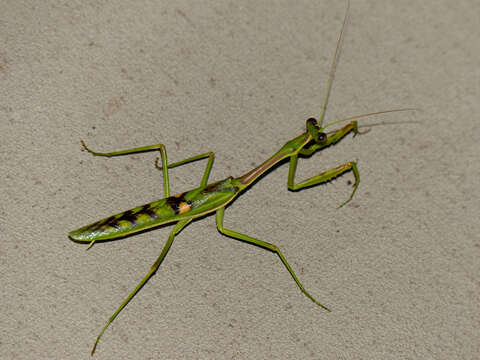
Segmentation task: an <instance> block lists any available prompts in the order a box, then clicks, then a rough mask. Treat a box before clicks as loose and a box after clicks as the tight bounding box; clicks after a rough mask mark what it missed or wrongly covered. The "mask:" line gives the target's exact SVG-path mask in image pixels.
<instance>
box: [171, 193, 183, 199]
mask: <svg viewBox="0 0 480 360" xmlns="http://www.w3.org/2000/svg"><path fill="white" fill-rule="evenodd" d="M182 195H183V193H180V194H175V195H173V197H174V198H179V197H181V196H182Z"/></svg>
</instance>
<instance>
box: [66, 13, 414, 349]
mask: <svg viewBox="0 0 480 360" xmlns="http://www.w3.org/2000/svg"><path fill="white" fill-rule="evenodd" d="M347 15H348V6H347V10H346V12H345V17H344V19H343V24H342V27H341V30H340V34H339V37H338V40H337V46H336V49H335V54H334V56H333V60H332V64H331V67H330V73H329V78H328V83H327V87H326V92H325V96H324V99H323V104H322V107H321V113H320V116H319V119H318V120H316V119H314V118H309V119H308V120H307V121H306V130H305V132H303V133H302V134H300V135H298V136H296V137H294V138H293V139H291V140H289V141H287V142H286V143H285V144H284V145H283V146H282V147H281V148H280V150H278V151H277V152H276V153H275V154H273V155H272V156H271V157H269V158H268V159H267V160H265V161H264V162H263V163H261V164H260V165H258V166H257V167H255V168H253V169H252V170H250V171H248V172H247V173H245V174H243V175H241V176H239V177H232V176H230V177H227V178H226V179H224V180H220V181H216V182H213V183H210V184H209V183H208V179H209V176H210V171H211V169H212V166H213V162H214V153H212V152H206V153H203V154H200V155H197V156H193V157H190V158H188V159H185V160H182V161H178V162H175V163H172V164H169V163H168V161H167V152H166V149H165V146H164V145H163V144H156V145H150V146H143V147H137V148H133V149H128V150H122V151H115V152H109V153H101V152H95V151H92V150H91V149H89V148H88V147H87V146H86V145H85V143H84V142H83V141H81V144H82V146H83V148H84V149H85V150H86V151H88V152H89V153H91V154H93V155H96V156H106V157H112V156H121V155H128V154H135V153H142V152H148V151H159V152H160V158H161V165H159V164H158V158H157V159H156V161H155V166H156V167H157V168H158V169H159V170H161V171H162V174H163V186H164V193H165V197H164V198H163V199H161V200H158V201H154V202H151V203H149V204H146V205H142V206H138V207H136V208H133V209H131V210H128V211H124V212H121V213H119V214H116V215H113V216H110V217H107V218H105V219H103V220H100V221H97V222H95V223H93V224H90V225H87V226H84V227H81V228H79V229H77V230H74V231H72V232H70V233H69V234H68V236H69V237H70V238H71V239H72V240H74V241H77V242H81V243H89V247H88V248H90V247H91V246H92V245H93V244H94V243H95V242H96V241H102V240H112V239H118V238H122V237H125V236H128V235H131V234H134V233H137V232H140V231H144V230H146V229H150V228H153V227H157V226H160V225H163V224H167V223H175V225H174V227H173V229H172V231H171V232H170V235H169V237H168V240H167V242H166V244H165V246H164V247H163V250H162V252H161V253H160V255H159V256H158V258H157V259H156V261H155V262H154V264H153V265H152V266H151V268H150V270H149V271H148V272H147V274H146V275H145V276H144V277H143V279H142V280H141V281H140V283H139V284H138V285H137V287H136V288H135V289H134V290H133V291H132V292H131V293H130V294H129V295H128V297H127V298H126V299H125V300H124V301H123V303H122V304H121V305H120V306H119V307H118V308H117V310H116V311H115V312H114V313H113V315H112V316H111V317H110V318H109V319H108V321H107V322H106V324H105V325H104V327H103V328H102V329H101V331H100V333H99V334H98V336H97V338H96V341H95V344H94V345H93V348H92V351H91V355H93V354H94V352H95V349H96V347H97V345H98V342H99V341H100V339H101V337H102V336H103V334H104V332H105V330H106V329H107V328H108V327H109V325H110V324H111V323H112V321H113V320H114V319H115V318H116V317H117V315H118V314H119V313H120V312H121V311H122V310H123V308H124V307H125V306H126V305H127V304H128V303H129V302H130V300H131V299H132V298H133V297H134V296H135V295H136V294H137V292H138V291H139V290H140V289H141V288H142V287H143V286H144V285H145V283H146V282H147V281H148V280H149V279H150V278H151V277H152V276H153V275H154V274H155V272H156V271H157V270H158V268H159V266H160V264H161V263H162V262H163V260H164V259H165V256H166V255H167V253H168V251H169V249H170V247H171V245H172V243H173V240H174V239H175V236H176V235H178V233H180V231H181V230H182V229H183V228H184V227H185V226H187V225H188V224H189V223H190V222H192V220H195V219H197V218H200V217H203V216H205V215H207V214H211V213H213V212H215V213H216V223H217V228H218V231H219V232H220V233H222V234H224V235H226V236H228V237H231V238H234V239H237V240H241V241H244V242H246V243H249V244H252V245H256V246H259V247H261V248H264V249H266V250H269V251H271V252H273V253H276V254H277V255H278V257H279V258H280V260H281V261H282V263H283V265H284V266H285V267H286V269H287V270H288V272H289V273H290V275H291V276H292V278H293V279H294V280H295V282H296V284H297V286H298V287H299V288H300V290H301V291H302V292H303V293H304V294H305V295H306V296H307V297H308V298H309V299H310V300H311V301H313V302H314V303H315V304H317V305H318V306H320V307H321V308H323V309H325V310H327V311H330V310H329V309H328V308H327V307H326V306H325V305H322V304H321V303H320V302H318V301H317V300H316V299H315V298H314V297H313V296H312V295H310V293H309V292H308V291H307V290H306V289H305V288H304V286H303V285H302V283H301V282H300V280H299V279H298V277H297V275H296V274H295V272H294V271H293V269H292V267H291V266H290V264H289V263H288V262H287V259H286V258H285V256H284V255H283V253H282V252H281V251H280V249H279V248H278V247H277V246H276V245H274V244H271V243H268V242H265V241H262V240H259V239H256V238H254V237H251V236H249V235H245V234H242V233H240V232H237V231H233V230H230V229H227V228H225V227H224V226H223V217H224V212H225V207H226V206H227V205H228V204H229V203H230V202H232V201H233V200H234V199H235V198H236V197H237V196H238V195H239V194H240V193H241V192H242V191H244V190H246V189H248V188H249V187H250V186H251V185H252V184H253V183H254V182H255V180H257V179H258V178H259V177H260V176H262V174H264V173H265V172H266V171H268V170H269V169H271V168H272V167H274V166H276V165H277V164H279V163H281V162H282V161H283V160H285V159H287V158H289V160H290V162H289V171H288V180H287V186H288V189H289V190H292V191H297V190H301V189H304V188H307V187H312V186H316V185H319V184H323V183H326V182H328V181H331V180H332V179H334V178H336V177H338V176H340V175H342V174H344V173H346V172H349V171H352V172H353V175H354V177H355V183H354V184H353V190H352V193H351V194H350V197H349V198H348V199H347V200H346V201H345V202H343V203H342V204H341V205H340V206H339V207H341V206H344V205H345V204H347V203H348V202H349V201H350V200H351V199H352V198H353V196H354V194H355V192H356V191H357V188H358V185H359V184H360V175H359V172H358V169H357V165H356V163H355V162H354V161H349V162H347V163H344V164H342V165H339V166H337V167H335V168H333V169H330V170H327V171H325V172H322V173H320V174H318V175H315V176H312V177H311V178H309V179H307V180H305V181H301V182H296V181H295V173H296V169H297V161H298V157H299V156H302V157H309V156H311V155H313V154H314V153H315V152H317V151H319V150H322V149H324V148H327V147H329V146H331V145H334V144H336V143H337V142H339V141H340V140H341V139H342V138H343V137H345V136H346V135H347V134H349V133H353V136H356V135H359V134H364V133H366V132H368V130H366V131H363V132H360V131H359V126H358V124H357V121H356V120H357V119H359V118H364V117H367V116H372V115H378V114H384V113H391V112H396V111H407V110H414V109H410V108H408V109H407V108H405V109H395V110H386V111H379V112H374V113H368V114H363V115H357V116H352V117H349V118H345V119H342V120H338V121H334V122H332V123H329V124H327V125H324V124H323V120H324V116H325V111H326V108H327V103H328V97H329V94H330V90H331V85H332V81H333V76H334V71H335V67H336V63H337V60H338V56H339V49H340V43H341V40H342V36H343V32H344V29H345V24H346V21H347ZM347 121H349V123H348V124H346V125H345V126H343V127H342V128H340V129H337V130H332V131H328V132H326V131H325V129H326V128H328V127H330V126H332V125H334V124H338V123H341V122H347ZM201 159H208V160H207V166H206V168H205V172H204V173H203V177H202V180H201V182H200V186H199V187H197V188H195V189H193V190H189V191H186V192H183V193H180V194H176V195H173V196H171V195H170V182H169V177H168V170H169V169H172V168H175V167H177V166H180V165H184V164H187V163H191V162H194V161H198V160H201Z"/></svg>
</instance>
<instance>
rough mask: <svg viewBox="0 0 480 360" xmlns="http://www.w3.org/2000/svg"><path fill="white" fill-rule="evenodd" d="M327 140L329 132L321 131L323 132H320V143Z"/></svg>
mask: <svg viewBox="0 0 480 360" xmlns="http://www.w3.org/2000/svg"><path fill="white" fill-rule="evenodd" d="M326 140H327V134H325V133H323V132H321V133H318V141H317V142H318V143H319V144H321V143H323V142H325V141H326Z"/></svg>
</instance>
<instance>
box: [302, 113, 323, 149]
mask: <svg viewBox="0 0 480 360" xmlns="http://www.w3.org/2000/svg"><path fill="white" fill-rule="evenodd" d="M306 127H307V132H308V133H309V134H310V136H311V137H312V139H313V141H315V143H317V144H323V143H325V142H326V141H327V134H325V133H324V132H323V128H321V127H320V126H319V125H318V122H317V120H316V119H315V118H309V119H307V123H306Z"/></svg>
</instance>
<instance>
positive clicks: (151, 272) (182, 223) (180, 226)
mask: <svg viewBox="0 0 480 360" xmlns="http://www.w3.org/2000/svg"><path fill="white" fill-rule="evenodd" d="M191 221H192V219H186V220H180V221H179V222H177V223H176V224H175V226H174V228H173V229H172V231H171V232H170V235H169V236H168V240H167V242H166V244H165V246H164V247H163V250H162V252H161V254H160V256H159V257H158V258H157V260H156V261H155V262H154V263H153V265H152V267H151V268H150V270H149V271H148V273H147V275H145V276H144V277H143V279H142V280H141V281H140V282H139V283H138V285H137V287H136V288H135V289H134V290H133V291H132V292H131V293H130V295H128V296H127V298H126V299H125V300H124V301H123V303H122V304H121V305H120V306H119V307H118V309H117V310H116V311H115V312H114V313H113V315H112V316H111V317H110V319H108V321H107V322H106V324H105V326H104V327H103V328H102V330H101V331H100V333H99V334H98V336H97V340H96V341H95V344H94V345H93V349H92V352H91V355H93V353H94V352H95V349H96V348H97V344H98V342H99V341H100V338H101V337H102V335H103V333H104V332H105V330H106V329H107V328H108V326H109V325H110V323H111V322H112V321H113V320H115V318H116V317H117V315H118V314H119V313H120V311H122V310H123V308H124V307H125V306H127V304H128V303H129V302H130V300H132V298H133V297H134V296H135V295H136V294H137V292H138V291H139V290H140V289H141V288H142V287H143V285H145V283H146V282H147V281H148V279H150V278H151V277H152V276H153V275H154V274H155V272H156V271H157V270H158V267H159V266H160V264H161V263H162V262H163V259H165V256H166V255H167V253H168V250H170V246H172V243H173V240H174V239H175V235H177V234H178V233H179V232H180V231H182V229H183V228H184V227H185V226H187V224H188V223H189V222H191Z"/></svg>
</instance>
